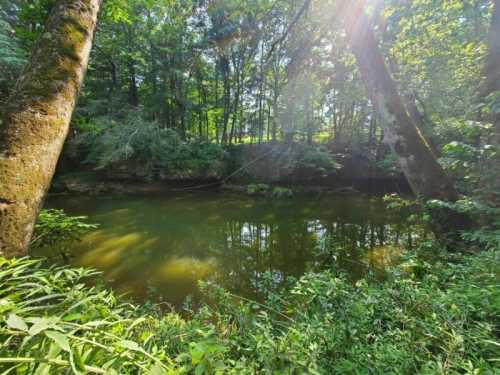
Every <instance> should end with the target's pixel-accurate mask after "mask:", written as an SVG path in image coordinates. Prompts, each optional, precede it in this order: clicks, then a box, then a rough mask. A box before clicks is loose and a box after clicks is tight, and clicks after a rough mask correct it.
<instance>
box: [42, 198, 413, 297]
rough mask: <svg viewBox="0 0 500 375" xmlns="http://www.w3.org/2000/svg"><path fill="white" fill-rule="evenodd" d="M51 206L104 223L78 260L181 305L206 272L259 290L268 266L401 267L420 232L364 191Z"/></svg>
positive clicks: (78, 201)
mask: <svg viewBox="0 0 500 375" xmlns="http://www.w3.org/2000/svg"><path fill="white" fill-rule="evenodd" d="M49 206H51V207H57V208H64V209H65V210H66V211H67V212H68V213H70V214H77V215H88V216H89V217H90V221H92V222H97V223H99V224H100V228H99V230H97V231H95V232H93V233H91V234H89V235H87V236H86V237H85V238H84V239H83V241H82V243H81V244H80V245H78V246H77V247H76V248H75V249H74V251H73V253H72V254H71V257H70V259H71V262H72V263H73V264H76V265H85V266H93V267H95V268H98V269H100V270H102V271H103V272H104V276H105V278H106V279H107V280H108V281H109V282H110V283H111V285H113V286H114V287H115V288H116V289H118V290H119V291H120V292H127V293H131V294H132V295H133V296H135V297H136V298H138V299H144V298H145V297H146V296H147V294H148V290H150V289H151V288H154V289H155V290H157V291H158V292H159V293H160V295H161V296H162V298H163V299H164V300H166V301H167V302H170V303H172V304H180V303H182V301H183V300H184V298H185V297H186V296H187V295H188V294H193V295H194V296H195V297H196V295H197V287H196V284H197V281H198V280H200V279H207V278H212V279H215V280H216V281H218V282H219V283H221V284H223V285H224V286H225V287H227V288H229V289H231V290H233V291H235V292H237V293H240V294H243V295H246V296H250V297H256V296H257V286H258V284H259V282H260V280H261V279H262V277H263V274H264V273H265V272H271V274H272V275H273V280H274V281H275V282H276V283H280V282H282V281H283V280H285V279H286V278H287V277H288V276H294V277H299V276H300V275H302V274H303V273H304V272H306V271H309V270H319V269H324V268H327V267H331V266H335V267H337V268H340V269H342V270H344V271H345V272H347V273H348V274H349V276H350V277H352V278H353V279H356V278H359V277H361V276H362V275H363V274H364V273H365V272H367V271H368V270H370V269H381V268H383V267H386V266H387V265H390V264H392V263H393V262H394V261H396V260H397V258H398V256H399V255H400V254H401V249H402V248H404V247H408V246H410V247H411V245H412V243H413V242H414V240H415V236H416V234H415V233H413V232H412V230H411V228H409V227H407V226H405V225H404V224H403V222H402V221H401V218H398V217H395V216H393V215H391V214H390V213H388V212H387V211H385V210H384V208H383V204H382V202H381V201H380V200H378V199H373V198H371V199H370V198H363V197H360V196H340V197H339V196H322V197H316V198H310V197H309V198H306V197H298V198H294V199H292V200H288V201H282V202H280V201H271V200H265V199H250V198H245V197H239V196H227V194H226V195H222V194H216V193H203V194H200V193H198V194H196V195H193V194H183V195H176V196H161V197H159V196H155V197H147V198H138V197H134V198H131V197H121V198H116V197H113V198H111V197H97V198H96V197H91V198H81V197H78V198H75V197H71V198H70V197H57V198H53V199H51V201H50V202H49Z"/></svg>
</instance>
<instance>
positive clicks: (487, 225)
mask: <svg viewBox="0 0 500 375" xmlns="http://www.w3.org/2000/svg"><path fill="white" fill-rule="evenodd" d="M426 207H428V208H446V209H449V210H451V211H454V212H458V213H461V214H465V215H467V216H468V217H469V218H471V220H472V222H474V223H475V225H474V226H473V227H472V228H470V229H468V230H465V231H463V232H462V233H461V236H462V238H463V239H464V240H467V241H469V242H470V243H477V244H479V245H480V246H481V248H486V249H500V208H499V207H494V206H492V205H489V204H487V203H484V202H483V201H480V200H477V199H473V198H470V197H465V198H463V199H460V200H458V201H456V202H443V201H440V200H432V201H429V202H427V203H426Z"/></svg>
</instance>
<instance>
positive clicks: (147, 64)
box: [0, 0, 498, 192]
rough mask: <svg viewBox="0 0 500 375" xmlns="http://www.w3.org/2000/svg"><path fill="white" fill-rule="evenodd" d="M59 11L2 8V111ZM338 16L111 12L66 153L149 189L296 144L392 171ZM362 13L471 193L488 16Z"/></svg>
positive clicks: (150, 9)
mask: <svg viewBox="0 0 500 375" xmlns="http://www.w3.org/2000/svg"><path fill="white" fill-rule="evenodd" d="M53 3H54V1H52V0H36V1H3V2H2V3H1V15H2V17H1V24H0V49H1V51H2V53H1V54H0V59H1V64H0V66H1V68H0V69H1V70H0V90H1V93H2V95H1V96H0V98H1V99H0V100H2V101H3V100H5V99H6V98H7V96H8V93H9V92H10V91H11V90H12V86H13V83H14V82H15V79H16V77H17V76H18V75H19V72H20V70H21V67H22V66H23V64H24V62H25V60H26V58H27V56H28V54H29V51H30V50H31V48H32V47H33V44H34V43H35V41H36V40H37V38H38V37H39V36H40V34H41V32H42V30H43V26H44V20H45V19H46V16H47V14H48V12H50V9H51V7H52V6H53ZM333 5H334V2H331V1H326V0H325V1H314V2H311V1H305V2H302V1H288V0H287V1H282V0H277V1H267V0H258V1H232V0H224V1H193V0H182V1H164V0H133V1H124V0H109V1H105V2H104V9H103V11H102V12H101V13H102V14H101V16H100V22H99V25H98V30H97V33H96V39H95V42H94V45H93V51H92V54H91V61H90V66H89V69H88V73H87V77H86V80H85V85H84V88H83V91H82V93H81V95H80V99H79V102H78V107H77V109H76V112H75V115H74V117H73V121H72V133H71V135H70V141H69V143H68V144H69V146H68V147H67V149H69V152H70V153H71V152H72V153H73V154H74V155H78V158H79V160H84V161H86V162H88V163H90V164H94V165H100V166H103V167H105V166H109V165H116V163H120V162H123V161H126V160H130V159H134V160H139V161H140V163H139V164H140V166H139V167H138V168H139V169H140V168H143V169H144V171H142V174H144V175H151V174H152V173H153V172H152V170H153V169H154V167H155V166H156V165H170V164H172V163H174V164H175V163H177V162H178V161H179V160H184V159H189V158H191V159H193V158H198V159H209V160H211V159H216V158H218V157H220V150H219V149H218V148H217V147H213V145H228V144H237V143H264V142H283V143H291V142H303V143H307V144H311V145H312V144H314V145H323V146H322V147H323V149H325V150H328V151H329V152H330V153H333V154H340V153H348V154H350V155H353V154H354V155H361V156H363V157H365V158H368V159H369V160H371V161H373V162H374V163H376V165H377V166H378V167H380V168H382V169H384V170H386V171H388V172H390V171H394V170H397V166H396V163H395V158H394V157H393V156H392V154H391V153H390V151H389V149H388V147H386V146H384V144H383V142H384V134H383V131H382V129H381V127H380V118H379V116H378V115H377V114H376V113H375V111H374V107H373V106H372V104H371V103H370V101H369V100H368V97H367V95H366V93H365V89H364V87H363V83H362V80H361V77H360V73H359V72H358V68H357V66H356V62H355V59H354V57H353V56H352V54H351V52H350V50H349V48H348V46H347V42H346V38H345V35H344V34H345V32H344V30H343V28H342V27H341V26H340V22H339V21H338V19H336V16H337V15H338V14H336V12H335V7H334V6H333ZM367 10H368V12H369V15H370V22H371V23H372V25H373V27H374V29H375V30H376V34H377V37H378V39H379V42H380V48H381V50H382V53H383V55H384V57H385V60H386V63H387V65H388V67H389V69H390V72H391V74H392V76H393V77H394V79H395V80H396V82H397V84H398V88H399V90H400V93H401V96H402V97H403V98H404V100H405V104H406V107H407V110H408V112H409V114H410V116H411V117H412V120H413V121H414V122H415V123H416V124H417V126H418V127H419V130H420V132H421V134H423V135H424V137H425V138H426V139H427V141H428V143H429V145H430V146H431V147H432V149H433V151H434V152H435V154H436V155H437V156H439V157H441V159H440V161H441V164H442V165H444V166H445V167H446V168H447V169H448V171H449V172H451V173H454V174H455V177H459V178H460V179H461V181H460V182H459V184H460V185H461V186H460V189H461V191H462V192H464V191H467V189H469V190H470V189H471V186H470V185H469V186H468V187H467V186H465V183H466V182H467V181H465V180H463V178H465V177H467V179H468V180H469V181H470V180H471V179H474V178H476V179H477V178H478V176H479V175H481V174H482V173H483V171H484V170H485V169H486V170H488V168H487V167H485V166H487V163H484V160H486V159H487V158H488V156H491V155H488V153H489V152H490V154H491V151H489V150H491V146H490V145H491V144H492V136H493V133H494V132H493V130H492V126H491V121H489V118H491V113H492V110H493V111H494V110H495V108H497V109H498V106H496V107H495V106H492V105H491V104H492V103H493V102H494V98H489V100H490V101H489V102H488V101H486V100H485V99H484V98H483V97H481V95H480V88H481V84H482V82H483V75H484V59H485V56H486V53H487V45H486V40H487V33H488V30H489V27H490V19H491V11H492V4H491V2H490V1H486V0H470V1H438V0H435V1H430V0H418V1H411V2H409V1H385V2H384V1H369V2H368V5H367ZM189 145H194V147H191V148H189ZM210 145H212V146H210ZM323 156H324V155H319V156H318V155H316V154H315V155H312V156H311V158H312V159H315V160H316V159H321V158H322V157H323ZM177 164H178V163H177ZM472 165H474V167H475V168H474V172H471V166H472ZM481 166H482V167H481ZM476 187H477V186H476Z"/></svg>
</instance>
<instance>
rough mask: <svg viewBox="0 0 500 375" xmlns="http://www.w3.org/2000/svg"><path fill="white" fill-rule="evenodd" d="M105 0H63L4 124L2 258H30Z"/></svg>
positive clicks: (0, 130)
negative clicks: (24, 256) (35, 225)
mask: <svg viewBox="0 0 500 375" xmlns="http://www.w3.org/2000/svg"><path fill="white" fill-rule="evenodd" d="M99 7H100V0H59V1H58V2H57V3H56V5H55V6H54V8H53V10H52V12H51V15H50V16H49V19H48V20H47V23H46V27H45V31H44V33H43V34H42V36H41V37H40V39H39V40H38V42H37V44H36V46H35V48H34V51H33V54H32V57H31V59H30V62H29V64H28V66H27V67H26V68H25V70H24V72H23V74H22V75H21V77H20V78H19V81H18V82H17V84H16V87H15V89H14V91H13V92H12V95H11V97H10V98H9V100H8V102H7V104H6V107H5V111H4V116H3V121H2V124H1V125H0V126H1V127H0V254H2V255H4V256H6V257H13V256H23V255H26V254H27V251H28V246H29V243H30V239H31V235H32V232H33V227H34V223H35V220H36V217H37V214H38V211H39V209H40V206H41V204H42V202H43V198H44V196H45V193H46V192H47V189H48V188H49V185H50V182H51V179H52V176H53V174H54V170H55V167H56V164H57V160H58V158H59V155H60V153H61V149H62V146H63V144H64V141H65V139H66V135H67V133H68V127H69V123H70V120H71V115H72V113H73V109H74V106H75V101H76V99H77V95H78V90H79V88H80V85H81V83H82V80H83V77H84V75H85V70H86V67H87V62H88V57H89V53H90V49H91V46H92V38H93V33H94V29H95V26H96V21H97V13H98V10H99Z"/></svg>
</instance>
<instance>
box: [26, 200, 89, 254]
mask: <svg viewBox="0 0 500 375" xmlns="http://www.w3.org/2000/svg"><path fill="white" fill-rule="evenodd" d="M86 219H87V217H86V216H68V215H66V214H65V213H64V211H63V210H56V209H50V210H49V209H43V210H41V211H40V214H39V215H38V220H37V222H36V224H35V232H34V234H33V239H32V240H31V247H32V248H37V249H43V248H55V247H57V248H59V249H61V250H62V251H67V250H68V249H69V248H70V247H71V246H72V245H74V244H75V243H76V242H78V241H79V240H80V238H81V237H82V236H83V235H84V234H86V233H88V232H90V231H92V230H94V229H96V228H97V225H96V224H88V223H86V222H85V220H86Z"/></svg>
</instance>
